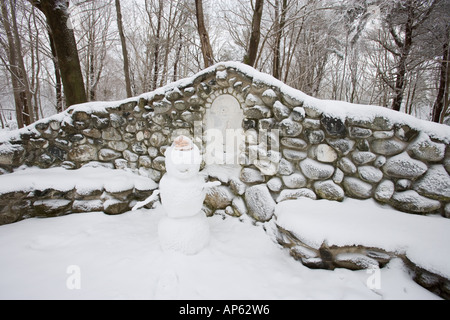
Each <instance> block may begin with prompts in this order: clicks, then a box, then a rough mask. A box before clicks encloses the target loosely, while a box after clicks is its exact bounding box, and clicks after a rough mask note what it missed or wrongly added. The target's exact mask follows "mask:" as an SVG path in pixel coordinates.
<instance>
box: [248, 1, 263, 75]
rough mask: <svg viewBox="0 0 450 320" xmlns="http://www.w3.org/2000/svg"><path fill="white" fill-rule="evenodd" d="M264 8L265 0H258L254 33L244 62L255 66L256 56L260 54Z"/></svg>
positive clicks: (254, 14) (253, 24)
mask: <svg viewBox="0 0 450 320" xmlns="http://www.w3.org/2000/svg"><path fill="white" fill-rule="evenodd" d="M263 8H264V0H256V3H255V11H254V12H253V20H252V33H251V36H250V41H249V45H248V49H247V53H246V54H245V57H244V63H245V64H248V65H249V66H252V67H254V65H255V61H256V56H257V54H258V46H259V40H260V38H261V19H262V13H263Z"/></svg>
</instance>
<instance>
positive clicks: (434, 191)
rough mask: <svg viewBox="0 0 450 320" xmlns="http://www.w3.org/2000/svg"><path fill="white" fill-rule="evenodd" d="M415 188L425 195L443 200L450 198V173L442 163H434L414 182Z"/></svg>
mask: <svg viewBox="0 0 450 320" xmlns="http://www.w3.org/2000/svg"><path fill="white" fill-rule="evenodd" d="M413 188H414V190H416V191H417V192H418V193H420V194H421V195H423V196H426V197H429V198H432V199H436V200H441V201H449V200H450V175H449V174H448V173H447V171H446V170H445V168H444V167H443V166H442V165H434V166H431V167H430V169H428V171H427V173H426V174H425V175H424V176H423V177H422V178H420V179H419V180H418V181H417V182H415V183H414V187H413Z"/></svg>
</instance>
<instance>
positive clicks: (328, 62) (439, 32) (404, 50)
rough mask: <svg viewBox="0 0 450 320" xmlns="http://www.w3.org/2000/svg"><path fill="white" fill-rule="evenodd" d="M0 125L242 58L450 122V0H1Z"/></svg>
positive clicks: (307, 87) (313, 84) (310, 84)
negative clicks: (217, 63)
mask: <svg viewBox="0 0 450 320" xmlns="http://www.w3.org/2000/svg"><path fill="white" fill-rule="evenodd" d="M0 9H1V11H0V130H1V129H14V128H17V127H23V126H25V125H28V124H30V123H32V122H34V121H36V120H38V119H41V118H43V117H47V116H50V115H52V114H55V113H57V112H61V111H63V110H65V109H66V108H67V107H68V106H70V105H72V104H76V103H82V102H88V101H96V100H106V101H108V100H119V99H123V98H126V97H131V96H136V95H139V94H141V93H144V92H148V91H152V90H154V89H156V88H158V87H161V86H163V85H165V84H167V83H169V82H172V81H176V80H178V79H181V78H185V77H188V76H191V75H193V74H195V73H196V72H198V71H200V70H201V69H203V68H205V67H207V66H210V65H212V64H214V63H216V62H219V61H229V60H234V61H242V62H244V63H247V64H249V65H251V66H253V67H255V68H256V69H258V70H260V71H262V72H266V73H269V74H271V75H273V76H274V77H275V78H278V79H280V80H282V81H283V82H285V83H286V84H288V85H290V86H292V87H294V88H296V89H299V90H301V91H303V92H305V93H306V94H308V95H311V96H314V97H318V98H322V99H333V100H345V101H348V102H352V103H358V104H372V105H380V106H383V107H386V108H391V109H394V110H398V111H401V112H405V113H408V114H412V115H413V116H416V117H418V118H421V119H426V120H430V121H435V122H441V123H446V122H448V121H449V120H448V116H449V108H448V106H449V94H448V92H449V82H450V81H449V80H450V79H449V74H450V69H449V65H450V63H449V43H450V0H328V1H323V0H71V1H67V0H1V8H0Z"/></svg>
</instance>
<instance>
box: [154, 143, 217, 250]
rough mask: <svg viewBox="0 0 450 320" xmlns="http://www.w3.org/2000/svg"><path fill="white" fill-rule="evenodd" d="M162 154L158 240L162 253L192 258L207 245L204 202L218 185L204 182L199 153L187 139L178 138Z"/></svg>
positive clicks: (207, 234) (207, 229)
mask: <svg viewBox="0 0 450 320" xmlns="http://www.w3.org/2000/svg"><path fill="white" fill-rule="evenodd" d="M164 155H165V157H166V160H165V163H166V174H164V176H163V177H162V179H161V181H160V183H159V195H160V199H161V204H162V207H163V209H164V211H165V216H164V217H163V218H162V219H161V221H160V222H159V225H158V236H159V240H160V243H161V246H162V248H163V250H165V251H177V252H181V253H184V254H187V255H193V254H196V253H198V252H200V251H201V250H202V249H203V248H205V247H206V246H207V245H208V243H209V239H210V232H209V225H208V221H207V218H206V216H205V214H204V213H203V211H202V207H203V201H204V200H205V197H206V192H207V190H208V188H211V187H213V186H216V185H218V184H220V182H209V183H206V182H205V179H204V176H202V175H201V174H200V164H201V161H202V158H201V155H200V151H199V149H198V147H197V146H196V145H195V144H194V143H193V142H192V140H191V139H189V138H188V137H185V136H179V137H177V138H176V139H175V141H174V143H173V144H172V146H171V147H169V148H168V149H167V150H166V152H165V154H164Z"/></svg>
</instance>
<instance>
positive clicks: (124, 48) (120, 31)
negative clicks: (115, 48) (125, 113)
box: [116, 0, 133, 98]
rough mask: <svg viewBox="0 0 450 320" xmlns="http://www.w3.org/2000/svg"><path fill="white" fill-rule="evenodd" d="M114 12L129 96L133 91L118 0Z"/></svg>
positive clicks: (129, 96)
mask: <svg viewBox="0 0 450 320" xmlns="http://www.w3.org/2000/svg"><path fill="white" fill-rule="evenodd" d="M116 13H117V27H118V29H119V37H120V42H121V44H122V56H123V71H124V74H125V87H126V91H127V97H128V98H131V97H132V96H133V92H132V90H131V80H130V67H129V64H130V62H129V60H128V50H127V41H126V39H125V33H124V31H123V23H122V10H121V8H120V0H116Z"/></svg>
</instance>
